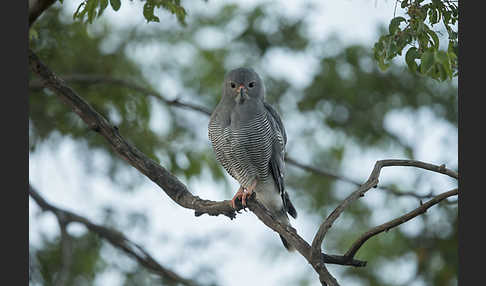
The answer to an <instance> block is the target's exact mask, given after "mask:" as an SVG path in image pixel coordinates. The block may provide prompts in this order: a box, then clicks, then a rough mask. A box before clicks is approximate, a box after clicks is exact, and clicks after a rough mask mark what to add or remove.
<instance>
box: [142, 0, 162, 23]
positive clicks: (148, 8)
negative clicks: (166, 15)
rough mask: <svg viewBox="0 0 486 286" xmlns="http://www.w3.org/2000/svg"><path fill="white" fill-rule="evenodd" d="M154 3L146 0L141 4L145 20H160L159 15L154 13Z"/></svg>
mask: <svg viewBox="0 0 486 286" xmlns="http://www.w3.org/2000/svg"><path fill="white" fill-rule="evenodd" d="M154 9H155V5H154V3H153V2H151V1H147V2H146V3H145V5H143V16H144V17H145V19H146V20H147V22H160V20H159V17H157V16H155V15H154Z"/></svg>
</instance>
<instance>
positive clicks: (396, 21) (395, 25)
mask: <svg viewBox="0 0 486 286" xmlns="http://www.w3.org/2000/svg"><path fill="white" fill-rule="evenodd" d="M406 21H407V20H406V19H405V18H403V17H395V18H393V19H392V20H391V21H390V25H388V31H389V32H390V35H394V34H395V32H396V31H397V30H399V27H400V23H401V22H406Z"/></svg>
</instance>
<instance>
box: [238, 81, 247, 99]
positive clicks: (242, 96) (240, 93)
mask: <svg viewBox="0 0 486 286" xmlns="http://www.w3.org/2000/svg"><path fill="white" fill-rule="evenodd" d="M246 99H248V93H247V92H245V87H244V86H243V85H240V87H239V88H238V94H237V95H236V102H239V103H243V102H244V101H245V100H246Z"/></svg>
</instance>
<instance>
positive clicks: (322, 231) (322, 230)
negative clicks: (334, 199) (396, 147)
mask: <svg viewBox="0 0 486 286" xmlns="http://www.w3.org/2000/svg"><path fill="white" fill-rule="evenodd" d="M390 166H407V167H417V168H421V169H425V170H429V171H433V172H437V173H441V174H445V175H448V176H450V177H453V178H455V179H459V174H458V173H457V172H455V171H453V170H450V169H447V168H446V167H445V165H441V166H437V165H433V164H429V163H425V162H421V161H416V160H398V159H389V160H380V161H377V162H376V164H375V167H374V168H373V171H372V172H371V174H370V176H369V178H368V180H367V181H366V182H365V183H364V184H363V185H361V186H360V187H359V188H358V190H356V191H354V192H353V193H351V195H349V196H348V197H347V198H346V199H345V200H344V201H342V202H341V204H339V205H338V206H337V207H336V209H334V211H333V212H331V214H330V215H329V216H328V217H327V218H326V219H325V220H324V222H323V223H322V224H321V226H320V227H319V230H318V231H317V233H316V235H315V236H314V239H313V241H312V254H311V256H312V257H313V259H317V257H319V255H320V252H321V245H322V241H323V240H324V237H325V235H326V233H327V231H328V230H329V228H331V226H332V224H333V223H334V221H335V220H336V219H337V218H338V217H339V216H340V215H341V213H342V212H343V211H344V209H345V208H346V207H347V206H348V205H349V204H350V203H352V202H353V201H355V200H356V199H358V198H359V197H362V196H364V194H365V193H366V192H367V191H368V190H369V189H371V188H373V187H375V186H377V185H378V178H379V176H380V172H381V169H382V168H383V167H390Z"/></svg>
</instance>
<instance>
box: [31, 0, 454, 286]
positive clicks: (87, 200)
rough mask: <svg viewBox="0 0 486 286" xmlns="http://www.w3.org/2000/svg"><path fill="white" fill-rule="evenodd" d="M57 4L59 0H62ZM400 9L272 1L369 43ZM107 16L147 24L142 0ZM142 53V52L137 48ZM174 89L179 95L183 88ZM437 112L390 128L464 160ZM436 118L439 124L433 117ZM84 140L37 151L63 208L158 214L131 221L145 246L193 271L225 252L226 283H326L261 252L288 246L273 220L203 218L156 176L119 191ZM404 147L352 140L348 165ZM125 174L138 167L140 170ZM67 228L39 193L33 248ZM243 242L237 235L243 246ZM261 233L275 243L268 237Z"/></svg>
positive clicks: (298, 65)
mask: <svg viewBox="0 0 486 286" xmlns="http://www.w3.org/2000/svg"><path fill="white" fill-rule="evenodd" d="M79 2H80V1H65V2H64V4H63V5H64V9H65V10H66V11H67V13H68V14H67V16H68V18H69V13H71V15H72V12H73V11H74V10H75V9H76V7H77V5H78V3H79ZM223 2H224V3H226V2H228V1H222V0H220V1H216V0H215V1H211V0H210V1H208V2H204V1H194V2H193V4H191V5H189V3H188V1H183V2H182V4H183V5H184V6H186V5H187V6H186V7H187V8H188V12H189V13H190V12H191V11H192V10H198V11H205V12H207V13H211V11H212V10H214V9H212V7H219V6H220V5H222V3H223ZM229 2H235V3H239V4H240V5H241V8H242V9H251V8H252V7H254V6H255V5H256V4H258V3H260V2H262V1H260V0H251V1H229ZM186 3H187V4H186ZM55 5H60V4H59V2H57V3H56V4H55ZM137 5H138V6H139V9H133V7H132V6H137ZM304 5H313V6H314V9H313V10H312V11H313V13H312V14H310V15H303V11H304V9H303V7H304ZM394 7H395V1H391V0H376V1H375V0H369V1H366V0H343V1H317V0H316V1H278V2H276V3H275V5H273V6H272V8H273V9H279V10H281V11H284V13H285V14H287V15H289V16H290V17H306V19H307V21H309V23H311V24H312V25H311V29H310V31H309V33H311V34H312V36H313V37H314V38H316V39H326V38H327V37H328V36H329V35H331V34H332V33H339V34H340V35H341V40H342V41H343V42H344V43H367V44H368V43H371V42H373V41H375V40H376V39H377V34H376V27H377V25H378V24H384V25H386V24H387V23H388V22H389V20H390V19H391V18H392V17H393V14H394ZM134 10H136V13H135V12H134ZM105 14H106V15H105V17H106V18H107V19H108V21H110V22H112V23H113V24H114V25H118V26H119V27H120V29H121V28H123V27H126V26H131V25H145V23H146V22H145V19H144V18H143V16H142V13H141V5H140V3H139V2H138V1H134V2H123V4H122V7H121V9H120V10H119V11H118V12H113V11H111V9H107V10H106V11H105ZM162 16H163V15H162ZM71 19H72V18H71ZM120 19H122V21H120ZM212 36H214V37H215V38H216V40H215V41H217V35H211V33H209V34H208V35H206V36H205V37H212ZM276 53H277V54H274V55H273V56H272V57H270V58H269V59H263V60H262V61H263V64H262V65H264V66H266V69H267V70H268V72H269V73H271V74H272V75H276V76H280V77H282V78H286V79H289V80H290V81H292V82H293V84H295V85H296V86H303V85H305V84H306V83H308V81H309V80H310V78H309V77H306V76H305V75H304V76H303V75H302V74H299V73H296V70H302V68H303V67H305V68H312V66H313V65H315V63H314V61H315V59H313V58H312V57H306V56H302V57H292V58H291V57H288V56H287V55H285V53H280V54H278V52H276ZM134 57H135V58H136V57H137V56H136V55H134ZM173 88H174V94H175V93H176V90H177V87H173ZM435 119H436V118H435V117H434V115H433V114H432V113H431V112H430V111H428V110H425V109H424V110H420V111H419V112H418V115H415V116H411V113H407V112H406V111H401V112H393V113H391V114H389V118H388V119H387V123H388V124H387V128H388V129H389V130H391V131H392V132H396V134H398V135H399V136H401V137H402V138H404V140H406V141H410V142H413V141H414V140H416V139H417V138H421V144H419V145H418V146H417V148H416V150H415V151H416V157H417V158H419V160H421V161H425V162H430V163H435V164H442V163H446V165H451V164H452V165H454V164H455V165H457V130H456V129H455V128H453V127H452V126H450V125H448V124H446V123H441V122H438V121H437V120H435ZM204 120H207V118H204ZM430 122H437V123H435V124H430ZM154 124H156V123H154ZM156 128H157V127H156ZM286 128H287V127H286ZM293 128H298V126H290V125H289V126H288V133H289V136H291V134H292V130H293ZM201 134H206V131H205V130H204V132H201ZM201 140H207V138H205V139H204V138H201ZM207 144H209V141H208V142H207ZM451 146H452V147H451ZM78 148H80V147H79V146H78V145H77V144H76V142H75V141H73V140H71V139H64V140H63V141H62V143H61V144H60V145H58V146H56V148H55V149H52V148H49V147H46V146H43V147H41V148H39V149H38V150H36V151H35V152H33V153H31V154H30V158H29V180H30V182H31V183H32V184H33V186H35V187H36V188H37V189H38V191H39V192H40V193H41V195H42V196H43V197H44V198H46V199H47V200H48V201H49V202H51V203H54V204H55V205H56V206H59V207H62V208H65V209H68V210H71V211H73V212H75V213H78V214H80V215H82V216H85V217H87V218H89V219H91V220H92V221H94V222H100V221H101V218H102V217H103V210H102V207H103V206H104V205H106V204H111V205H114V206H116V207H115V212H120V213H123V212H126V211H127V210H132V211H139V212H145V213H146V214H147V216H148V217H149V218H150V219H149V220H148V223H147V225H146V227H143V226H140V227H139V226H135V227H134V228H133V229H132V228H130V230H129V231H128V232H126V233H125V235H126V236H127V237H128V238H130V239H132V240H133V241H134V242H136V243H139V244H140V245H142V246H143V247H145V249H146V250H147V251H148V252H149V253H150V254H151V255H153V257H155V258H156V259H157V260H158V261H159V262H160V263H161V264H162V265H170V268H171V269H172V270H174V271H176V272H178V273H179V274H181V275H186V276H188V275H190V274H192V273H193V272H194V270H196V269H195V267H196V266H198V265H203V264H209V265H215V261H214V260H215V259H225V260H224V261H225V262H224V263H218V264H217V265H218V267H215V270H216V275H217V277H218V280H219V281H220V285H235V286H243V285H245V286H246V285H279V284H280V283H281V282H284V281H287V279H288V277H289V276H290V274H289V275H286V273H292V272H294V271H302V272H306V273H309V275H312V276H313V277H314V278H315V279H313V281H314V283H313V284H312V285H319V282H318V279H317V275H316V274H315V273H314V272H313V270H312V269H311V267H310V266H309V265H307V263H306V262H305V260H304V258H302V257H301V256H300V255H299V254H297V253H287V252H282V254H281V255H279V256H278V258H277V259H274V257H273V256H272V255H263V256H262V255H261V253H266V252H268V249H266V247H267V245H268V244H269V243H270V244H271V245H272V247H273V248H279V247H282V246H281V242H280V239H279V238H278V235H277V234H276V233H275V232H273V231H271V230H269V229H268V228H267V227H265V226H264V225H263V224H262V223H261V222H260V221H258V219H257V218H256V217H255V216H254V215H253V214H251V213H249V212H248V213H243V214H242V215H239V216H238V217H237V219H236V220H235V221H230V220H229V219H228V218H226V217H222V216H218V217H209V216H206V215H203V216H201V217H195V216H194V213H193V211H190V210H187V209H183V208H181V207H180V206H178V205H177V204H175V203H174V202H173V201H172V200H171V199H170V198H169V197H168V196H167V195H165V193H163V192H161V191H160V190H159V189H158V187H157V186H156V185H155V184H154V183H152V182H151V181H150V180H148V179H147V180H146V181H145V183H143V184H142V185H141V186H140V187H139V190H138V191H137V192H134V193H132V192H120V191H119V190H117V189H116V186H114V185H113V184H112V183H111V181H110V180H109V179H107V178H106V177H105V175H104V173H103V170H104V169H105V168H106V166H107V164H106V156H107V155H106V154H103V153H102V152H93V154H92V158H91V159H92V160H93V166H94V168H93V170H91V171H92V172H87V170H85V169H84V167H83V163H82V159H81V158H79V156H77V150H78ZM294 151H295V152H299V149H298V148H296V149H295V150H294ZM399 155H400V154H397V153H395V152H394V151H393V150H390V151H385V153H384V152H383V151H380V152H376V151H373V150H371V151H369V152H365V153H363V152H362V151H361V150H358V149H356V148H354V149H353V148H351V149H349V151H347V152H346V154H345V158H344V160H343V162H344V163H343V166H342V169H343V170H347V171H348V173H349V174H352V176H353V178H354V179H356V180H365V179H366V178H367V177H368V176H369V173H370V172H371V170H372V168H373V165H374V163H375V161H376V160H377V159H384V158H396V157H397V156H399ZM444 158H446V162H443V160H444ZM357 166H359V167H357ZM287 168H288V167H287ZM126 172H137V171H136V170H135V169H133V168H132V169H129V170H127V171H126ZM415 173H416V171H415V170H411V169H410V168H408V169H407V168H394V169H386V170H384V171H383V174H382V180H381V181H382V182H383V183H384V184H386V183H387V182H392V181H393V182H397V181H398V182H404V183H406V177H407V176H408V175H413V174H415ZM231 182H232V187H233V189H234V190H236V189H237V187H238V186H237V184H236V182H235V181H231ZM187 185H188V187H189V189H190V190H191V191H194V192H195V194H196V195H198V196H200V197H203V198H207V199H211V200H224V199H228V197H226V196H225V195H224V194H223V193H222V192H216V191H214V190H215V189H217V188H221V187H222V186H221V185H214V184H213V183H211V182H208V181H204V180H191V182H187ZM432 186H434V190H435V189H437V190H438V191H443V190H445V189H451V188H453V187H455V185H454V182H453V181H451V180H448V179H445V178H443V176H440V175H437V176H436V175H431V179H430V181H429V185H427V186H424V188H423V189H421V190H419V191H420V192H424V193H425V192H428V191H429V190H430V188H432ZM342 188H343V189H348V190H349V192H347V193H343V198H344V197H345V196H346V195H347V194H349V193H350V192H351V191H354V189H353V188H352V186H350V185H347V184H346V183H342ZM383 199H384V198H383V196H382V195H381V194H379V192H369V194H367V201H368V202H369V203H370V204H373V203H374V202H375V203H376V204H378V202H380V201H382V200H383ZM403 204H405V205H407V204H409V206H410V208H412V207H416V206H415V204H416V201H413V200H409V201H405V200H404V201H403ZM433 211H434V210H433V209H431V210H430V212H433ZM388 215H389V212H388V211H387V210H377V211H376V212H375V213H374V214H373V216H372V217H371V218H370V219H371V220H372V221H374V222H375V223H377V224H378V223H382V222H384V220H385V218H389V216H388ZM299 216H300V217H299V219H298V220H296V221H295V220H291V223H292V224H293V225H294V226H295V228H296V229H297V231H298V233H299V234H300V235H301V236H302V237H303V238H304V239H306V240H307V241H311V240H312V238H313V236H314V234H315V231H316V230H317V225H318V223H319V222H320V221H319V218H316V217H315V216H312V215H311V214H306V213H299ZM118 223H119V224H120V225H129V224H130V221H128V220H126V217H124V216H120V221H119V222H118ZM421 227H422V226H421V225H420V224H418V223H414V222H413V221H412V222H410V223H407V224H405V225H403V228H404V229H406V230H407V231H409V232H411V233H414V232H417V231H420V228H421ZM69 231H70V233H73V234H76V233H78V234H79V233H83V232H84V231H85V230H84V228H83V227H81V226H79V225H75V224H72V225H70V227H69ZM58 232H59V230H58V224H57V221H56V220H55V217H54V216H53V215H52V214H49V213H45V214H39V208H38V207H37V205H36V204H35V202H33V200H32V199H30V200H29V241H30V243H31V244H32V245H34V246H36V245H38V244H39V242H40V234H41V233H42V234H44V235H47V236H48V237H53V236H55V235H57V234H58ZM188 233H189V234H190V235H188ZM207 237H213V238H212V239H211V240H210V243H209V244H208V245H203V246H200V247H202V248H204V251H202V250H201V251H199V252H198V255H197V256H195V255H191V253H189V252H190V251H188V250H187V249H186V250H185V249H184V247H183V246H184V243H185V242H187V240H188V239H193V240H196V241H197V240H198V239H204V238H207ZM235 241H238V243H237V245H238V247H237V248H236V249H235V246H234V242H235ZM262 241H265V242H266V243H264V244H263V243H261V242H262ZM234 251H236V252H239V251H241V252H240V256H238V257H233V258H234V259H231V258H232V257H231V256H228V253H230V252H234ZM114 252H115V253H116V251H113V250H112V249H111V250H110V249H109V248H108V249H105V250H104V255H105V256H106V257H108V259H111V260H110V261H111V262H112V263H114V264H120V267H122V268H123V267H128V268H129V267H133V265H134V264H133V261H131V260H130V259H123V258H121V257H123V254H121V255H118V256H117V257H118V258H120V259H113V258H110V255H112V254H113V253H114ZM253 252H254V255H253ZM178 257H179V258H178ZM406 260H407V258H403V259H401V260H397V261H396V262H394V263H392V264H390V266H389V267H390V268H391V269H388V270H389V271H394V272H395V275H391V276H390V277H391V278H390V279H395V280H396V281H403V282H405V281H407V280H408V279H409V278H410V277H408V275H407V273H410V271H409V270H410V267H413V265H411V264H410V263H406ZM242 267H243V269H242ZM340 269H341V268H340V266H339V267H337V266H330V267H329V270H330V271H331V273H333V274H334V275H335V277H337V278H338V280H339V281H340V282H341V284H342V285H351V286H353V285H359V284H357V283H355V282H353V281H351V280H349V279H347V278H346V277H340V276H339V273H340ZM242 270H244V271H245V272H246V273H251V275H244V279H241V278H242V275H243V274H242ZM120 279H121V277H120V275H119V274H118V273H117V272H116V271H108V272H106V273H104V274H103V275H101V276H100V277H99V278H98V279H97V281H96V285H107V286H110V285H119V284H120V283H121V280H120ZM419 285H423V284H421V282H420V281H416V282H414V284H412V286H419Z"/></svg>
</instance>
